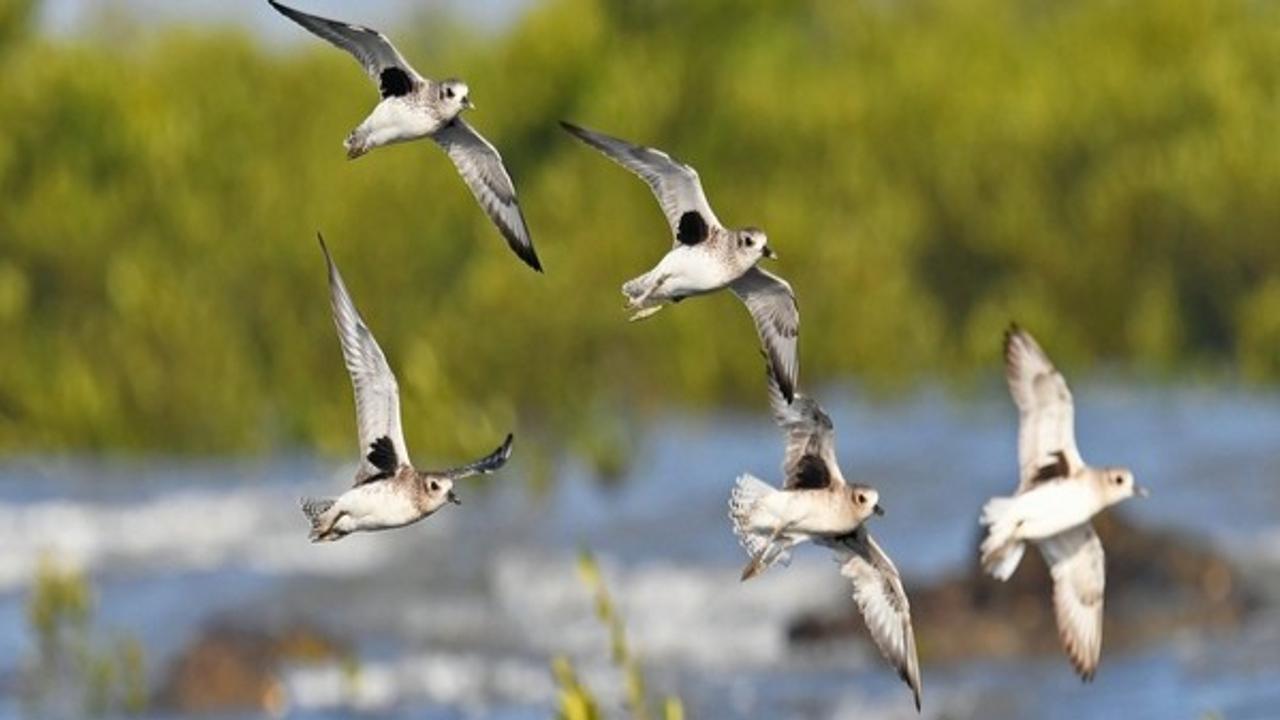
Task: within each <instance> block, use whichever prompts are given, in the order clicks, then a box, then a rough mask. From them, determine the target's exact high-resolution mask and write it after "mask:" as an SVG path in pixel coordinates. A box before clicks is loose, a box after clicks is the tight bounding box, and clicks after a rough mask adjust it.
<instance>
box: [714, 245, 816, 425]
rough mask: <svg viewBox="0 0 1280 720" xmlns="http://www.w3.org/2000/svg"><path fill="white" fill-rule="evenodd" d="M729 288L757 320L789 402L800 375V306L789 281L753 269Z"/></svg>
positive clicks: (773, 367) (757, 326)
mask: <svg viewBox="0 0 1280 720" xmlns="http://www.w3.org/2000/svg"><path fill="white" fill-rule="evenodd" d="M729 289H730V290H732V291H733V294H734V295H737V296H738V299H739V300H741V301H742V302H743V303H744V304H746V306H747V310H748V311H750V312H751V319H753V320H755V323H756V333H757V334H758V335H759V336H760V343H761V345H762V346H763V347H764V351H765V354H766V355H768V357H769V367H770V368H771V369H772V372H773V375H774V377H775V378H776V380H777V383H778V388H779V390H780V391H781V393H782V396H783V397H784V398H785V399H786V400H787V401H788V402H790V401H791V400H792V399H793V398H794V395H795V388H796V383H797V382H798V376H799V375H800V357H799V354H798V352H799V350H798V347H797V345H798V343H799V339H800V306H799V305H797V304H796V296H795V293H794V292H792V290H791V286H790V285H788V284H787V281H786V280H783V279H782V278H780V277H778V276H777V275H774V274H772V273H770V272H768V271H766V270H761V269H760V268H759V267H752V268H751V269H750V270H748V271H746V272H745V273H743V274H742V276H741V277H739V278H738V279H737V280H734V281H733V282H731V283H729Z"/></svg>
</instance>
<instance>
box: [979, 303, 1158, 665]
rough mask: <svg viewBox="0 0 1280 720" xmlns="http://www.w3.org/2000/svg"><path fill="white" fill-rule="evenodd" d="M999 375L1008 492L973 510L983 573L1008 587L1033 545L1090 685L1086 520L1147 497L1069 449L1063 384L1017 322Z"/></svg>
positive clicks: (1071, 432) (1122, 473) (1093, 649)
mask: <svg viewBox="0 0 1280 720" xmlns="http://www.w3.org/2000/svg"><path fill="white" fill-rule="evenodd" d="M1004 360H1005V378H1006V379H1007V380H1008V381H1009V392H1010V393H1011V394H1012V395H1013V401H1014V404H1016V405H1017V406H1018V468H1019V481H1018V489H1017V492H1015V493H1014V495H1013V496H1012V497H998V498H993V499H991V500H990V501H988V502H987V504H986V505H985V506H984V507H983V508H982V518H981V522H982V524H983V525H985V526H987V537H986V539H985V540H984V541H983V542H982V566H983V568H984V569H986V571H987V572H989V573H990V574H991V575H992V576H994V577H996V578H999V579H1000V580H1008V579H1009V576H1010V575H1012V574H1013V571H1014V570H1016V569H1017V567H1018V562H1019V561H1020V560H1021V559H1022V553H1023V550H1024V549H1025V546H1026V545H1025V543H1026V542H1028V541H1030V542H1034V543H1035V544H1036V545H1038V546H1039V547H1040V553H1041V554H1042V555H1044V559H1045V562H1046V563H1048V565H1049V572H1050V574H1051V575H1052V576H1053V606H1054V614H1055V615H1056V617H1057V621H1058V636H1059V638H1060V639H1061V640H1062V647H1063V648H1064V649H1065V650H1066V653H1067V657H1069V658H1070V659H1071V664H1072V665H1073V666H1074V667H1075V669H1076V672H1077V673H1079V674H1080V677H1081V679H1082V680H1085V681H1089V680H1092V679H1093V676H1094V673H1096V672H1097V670H1098V658H1099V655H1100V654H1101V652H1102V598H1103V588H1104V586H1105V584H1106V569H1105V558H1104V555H1103V552H1102V543H1101V542H1100V541H1099V540H1098V536H1097V534H1095V533H1094V531H1093V526H1092V525H1090V524H1089V520H1090V519H1091V518H1092V517H1093V516H1094V515H1095V514H1097V513H1098V512H1099V511H1101V510H1102V509H1104V508H1106V507H1108V506H1110V505H1114V504H1116V503H1118V502H1120V501H1122V500H1125V499H1127V498H1129V497H1132V496H1134V495H1139V496H1145V495H1146V494H1147V491H1146V490H1145V489H1144V488H1140V487H1138V486H1137V484H1136V483H1135V482H1134V479H1133V473H1132V472H1130V471H1129V470H1128V469H1127V468H1122V467H1107V468H1093V467H1089V466H1088V465H1086V464H1085V462H1084V460H1083V459H1082V458H1081V457H1080V451H1079V450H1078V449H1077V448H1076V433H1075V409H1074V407H1073V404H1072V399H1071V390H1070V389H1068V388H1067V381H1066V380H1064V379H1063V377H1062V374H1061V373H1059V372H1058V371H1057V369H1055V368H1054V366H1053V363H1052V362H1050V361H1049V357H1048V356H1047V355H1045V353H1044V351H1043V350H1041V349H1040V346H1039V345H1038V344H1037V343H1036V341H1035V339H1034V338H1032V337H1031V335H1030V334H1029V333H1027V332H1025V331H1023V330H1021V329H1019V328H1018V327H1017V326H1016V325H1012V326H1010V327H1009V329H1008V331H1006V332H1005V337H1004Z"/></svg>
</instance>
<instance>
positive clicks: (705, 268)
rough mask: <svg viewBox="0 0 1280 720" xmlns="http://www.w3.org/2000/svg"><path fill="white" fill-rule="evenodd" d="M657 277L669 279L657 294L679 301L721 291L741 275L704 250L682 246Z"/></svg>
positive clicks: (664, 262)
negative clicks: (679, 299)
mask: <svg viewBox="0 0 1280 720" xmlns="http://www.w3.org/2000/svg"><path fill="white" fill-rule="evenodd" d="M654 270H655V276H657V277H663V276H665V277H666V280H665V281H664V282H663V283H662V288H661V290H660V291H659V292H658V293H657V294H658V295H660V296H661V297H663V298H668V299H676V298H683V297H690V296H693V295H701V294H703V293H709V292H712V291H715V290H719V289H720V288H723V287H724V286H726V285H728V284H729V283H731V282H733V281H734V280H736V279H737V277H738V275H741V273H735V272H734V271H733V269H732V268H726V267H725V266H724V265H722V264H721V263H720V262H719V261H718V258H716V257H715V256H713V254H712V253H710V252H708V251H707V250H706V249H705V248H704V247H702V246H697V247H689V246H686V245H681V246H680V247H678V248H675V249H674V250H672V251H671V252H669V253H667V254H666V256H665V257H663V258H662V261H661V262H659V263H658V266H657V267H656V268H654Z"/></svg>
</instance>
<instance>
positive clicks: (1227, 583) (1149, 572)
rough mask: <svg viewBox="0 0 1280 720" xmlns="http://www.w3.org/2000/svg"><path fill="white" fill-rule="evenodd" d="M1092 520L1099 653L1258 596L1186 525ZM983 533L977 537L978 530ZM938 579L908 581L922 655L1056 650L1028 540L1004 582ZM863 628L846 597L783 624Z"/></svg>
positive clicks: (969, 575) (1039, 563)
mask: <svg viewBox="0 0 1280 720" xmlns="http://www.w3.org/2000/svg"><path fill="white" fill-rule="evenodd" d="M1094 527H1095V528H1096V529H1097V531H1098V535H1099V536H1100V537H1101V538H1102V544H1103V546H1104V547H1105V548H1106V553H1107V590H1106V593H1107V594H1106V609H1105V619H1104V623H1103V628H1104V629H1103V636H1104V638H1105V641H1104V654H1105V653H1106V652H1107V651H1108V650H1117V649H1124V648H1135V647H1140V646H1142V645H1144V644H1147V643H1151V642H1155V641H1158V640H1161V639H1164V638H1167V637H1168V636H1169V634H1170V633H1171V632H1173V631H1176V630H1184V629H1195V630H1214V629H1218V630H1221V629H1225V628H1233V627H1236V626H1238V625H1239V624H1240V623H1241V621H1242V620H1243V619H1244V618H1245V617H1246V616H1247V615H1248V614H1249V613H1250V612H1252V611H1253V610H1255V609H1257V607H1258V606H1259V605H1260V600H1259V596H1258V594H1257V593H1256V592H1254V591H1252V590H1251V589H1250V588H1248V587H1246V585H1245V583H1244V582H1243V578H1242V576H1241V575H1240V574H1239V573H1238V572H1237V571H1236V570H1235V569H1234V568H1233V567H1232V566H1231V564H1230V563H1228V562H1227V561H1226V560H1225V559H1224V558H1223V557H1221V556H1220V555H1219V554H1217V553H1216V552H1214V551H1213V550H1212V549H1211V548H1210V546H1209V544H1208V543H1206V542H1202V541H1197V540H1196V539H1195V538H1188V537H1187V536H1186V535H1185V533H1182V532H1173V531H1170V530H1149V529H1145V528H1142V527H1140V526H1137V525H1134V524H1133V523H1131V522H1130V521H1128V520H1126V519H1125V518H1124V517H1123V515H1121V514H1119V513H1115V512H1106V513H1103V514H1101V515H1099V516H1098V517H1095V518H1094ZM979 539H980V537H979ZM977 544H978V543H977V541H975V543H974V550H973V553H972V557H973V558H974V561H973V564H972V566H971V567H969V568H967V569H966V570H964V571H962V572H960V573H958V574H956V575H954V576H952V577H949V578H946V579H944V580H942V581H940V582H938V583H937V584H935V585H933V586H931V587H926V588H919V587H913V586H912V584H911V583H910V581H909V579H908V582H907V593H908V594H909V596H910V598H911V615H912V619H913V621H914V624H915V631H916V641H917V644H918V646H919V651H920V657H921V661H922V662H946V661H949V660H954V659H959V658H971V657H1015V656H1023V655H1030V654H1042V653H1056V652H1060V650H1059V645H1058V634H1057V630H1056V626H1055V622H1054V616H1053V604H1052V603H1053V601H1052V596H1051V587H1052V584H1051V580H1050V578H1049V571H1048V568H1047V566H1046V565H1045V563H1044V560H1043V558H1041V557H1040V553H1039V552H1037V551H1036V550H1034V549H1033V548H1028V549H1027V553H1026V555H1025V556H1024V557H1023V559H1022V564H1021V565H1020V566H1019V567H1018V570H1017V572H1015V573H1014V575H1013V577H1012V578H1010V579H1009V581H1008V582H1007V583H1001V582H1000V581H998V580H995V579H993V578H990V577H988V576H986V575H985V574H983V573H982V570H981V567H980V566H979V565H978V562H977V558H978V551H977ZM854 633H857V634H860V635H861V636H862V637H863V638H864V639H867V640H868V641H869V639H868V638H866V635H865V633H866V629H865V627H864V626H863V623H862V619H861V617H860V616H859V615H858V613H857V610H856V609H855V608H854V607H853V604H852V603H849V604H848V608H847V610H845V611H843V612H841V613H839V614H835V615H831V614H816V613H815V614H807V615H804V616H801V617H799V618H797V619H796V620H794V621H793V622H792V624H791V626H790V628H789V634H790V638H791V640H792V642H795V643H806V642H813V641H817V640H823V639H829V638H833V637H840V636H847V635H849V634H854Z"/></svg>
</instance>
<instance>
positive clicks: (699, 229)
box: [676, 210, 709, 245]
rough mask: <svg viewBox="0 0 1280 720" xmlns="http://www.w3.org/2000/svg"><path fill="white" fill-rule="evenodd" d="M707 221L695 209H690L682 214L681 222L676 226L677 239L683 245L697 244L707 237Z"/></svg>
mask: <svg viewBox="0 0 1280 720" xmlns="http://www.w3.org/2000/svg"><path fill="white" fill-rule="evenodd" d="M708 229H709V228H708V227H707V221H706V220H704V219H703V218H702V215H701V214H700V213H698V212H696V211H694V210H690V211H688V212H686V213H685V214H683V215H681V216H680V223H679V224H678V225H677V227H676V240H678V241H680V244H681V245H697V244H698V243H700V242H702V241H703V240H706V239H707V234H708V232H707V231H708Z"/></svg>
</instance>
